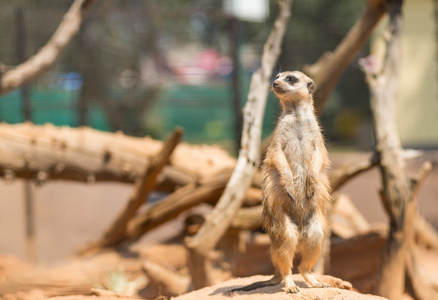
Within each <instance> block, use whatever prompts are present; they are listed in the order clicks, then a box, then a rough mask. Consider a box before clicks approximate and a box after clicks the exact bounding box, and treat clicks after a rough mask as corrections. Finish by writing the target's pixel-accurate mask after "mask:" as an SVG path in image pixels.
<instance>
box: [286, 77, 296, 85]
mask: <svg viewBox="0 0 438 300" xmlns="http://www.w3.org/2000/svg"><path fill="white" fill-rule="evenodd" d="M286 80H287V81H288V82H289V83H292V84H294V83H297V82H298V79H297V78H296V77H295V76H287V77H286Z"/></svg>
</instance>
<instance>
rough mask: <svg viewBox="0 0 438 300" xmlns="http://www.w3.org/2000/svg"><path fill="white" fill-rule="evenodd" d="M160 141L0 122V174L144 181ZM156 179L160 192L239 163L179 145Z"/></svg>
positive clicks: (216, 151) (210, 149)
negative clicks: (140, 179)
mask: <svg viewBox="0 0 438 300" xmlns="http://www.w3.org/2000/svg"><path fill="white" fill-rule="evenodd" d="M162 145H163V142H162V141H157V140H153V139H151V138H150V137H145V138H135V137H129V136H126V135H124V134H122V133H115V134H114V133H109V132H102V131H98V130H95V129H91V128H85V127H81V128H70V127H55V126H53V125H50V124H47V125H44V126H39V125H32V124H30V123H24V124H16V125H9V124H5V123H0V154H1V155H0V175H2V176H3V178H4V179H6V180H13V179H14V178H24V179H31V180H40V181H42V180H44V179H45V180H59V179H63V180H72V181H79V182H85V183H93V182H99V181H118V182H126V183H133V182H135V181H136V180H137V179H139V178H141V176H142V175H143V174H144V171H145V170H146V169H147V168H148V167H149V166H150V163H151V160H152V158H153V157H155V156H156V155H158V153H159V151H160V150H161V147H162ZM170 162H171V164H170V165H168V166H166V167H164V169H163V171H162V173H161V174H160V176H159V178H158V179H157V185H156V187H155V189H156V190H160V191H167V192H172V191H173V190H174V189H175V188H177V187H180V186H184V185H187V184H188V183H191V182H196V181H198V180H201V179H204V178H208V177H209V176H212V175H214V174H215V173H217V172H218V171H220V170H222V169H224V168H233V167H234V166H235V163H236V161H235V159H234V158H232V157H231V156H230V155H229V154H228V153H227V152H226V151H224V150H223V149H220V148H219V147H217V146H207V145H188V144H185V143H181V144H180V145H179V146H178V148H177V149H176V150H175V153H174V155H173V156H172V158H171V160H170Z"/></svg>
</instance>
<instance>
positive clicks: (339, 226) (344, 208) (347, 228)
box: [331, 194, 370, 239]
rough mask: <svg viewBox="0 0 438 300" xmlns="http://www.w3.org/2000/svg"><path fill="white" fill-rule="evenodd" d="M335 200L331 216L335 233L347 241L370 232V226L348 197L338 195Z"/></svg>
mask: <svg viewBox="0 0 438 300" xmlns="http://www.w3.org/2000/svg"><path fill="white" fill-rule="evenodd" d="M335 199H336V200H335V205H334V207H333V211H332V214H331V217H332V222H331V225H332V231H333V233H335V234H336V235H337V236H339V237H342V238H344V239H347V238H351V237H353V236H354V235H356V234H358V233H361V232H365V231H367V230H369V228H370V224H369V223H368V221H367V220H366V219H365V217H364V216H363V215H362V214H361V213H360V211H359V210H358V209H357V208H356V206H355V205H354V204H353V202H351V199H350V198H349V197H348V196H347V195H345V194H340V195H336V197H335Z"/></svg>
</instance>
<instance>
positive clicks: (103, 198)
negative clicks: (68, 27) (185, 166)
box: [0, 0, 438, 263]
mask: <svg viewBox="0 0 438 300" xmlns="http://www.w3.org/2000/svg"><path fill="white" fill-rule="evenodd" d="M72 2H73V1H58V0H38V1H37V0H16V1H1V2H0V61H1V63H3V64H5V65H9V66H13V65H17V64H19V63H21V62H23V61H25V60H27V59H28V58H29V57H30V56H31V55H32V54H34V53H36V52H37V51H38V49H40V48H41V47H42V46H43V45H44V44H45V43H46V42H47V41H48V40H49V39H50V37H51V35H52V34H53V32H54V31H55V29H56V28H57V26H58V25H59V23H60V22H61V20H62V18H63V15H64V14H65V12H66V11H67V10H68V8H69V7H70V5H71V3H72ZM246 2H247V3H251V5H248V4H247V5H246V6H244V9H242V7H239V6H238V5H237V4H236V3H237V2H236V1H232V0H229V1H227V0H208V1H207V0H190V1H189V0H185V1H174V0H148V1H139V0H124V1H122V0H112V1H100V2H98V3H97V5H96V6H95V7H94V8H93V9H92V10H91V12H90V14H89V15H88V16H87V17H86V19H85V21H84V23H83V24H82V26H81V30H80V32H79V34H78V35H77V36H76V37H75V38H74V39H73V41H72V42H71V43H70V44H69V46H68V47H67V49H66V51H65V52H64V53H63V54H62V56H61V57H60V59H59V60H58V61H57V62H56V63H55V65H54V66H53V67H52V68H51V69H50V70H49V71H47V72H45V73H44V74H43V75H41V76H39V77H38V78H37V79H36V80H35V81H33V82H32V83H30V84H28V85H26V86H24V87H22V88H21V89H19V90H15V91H13V92H10V93H8V94H6V95H4V96H2V97H0V122H7V123H21V122H24V121H31V122H33V123H35V124H44V123H53V124H55V125H58V126H62V125H67V126H72V127H77V126H90V127H93V128H96V129H99V130H104V131H111V132H115V131H123V132H124V133H125V134H127V135H133V136H145V135H150V136H152V137H153V138H155V139H160V140H161V139H163V138H164V137H165V136H166V135H167V134H168V133H169V132H171V131H172V130H173V128H174V127H175V126H181V127H183V128H184V130H185V135H184V140H185V141H186V142H189V143H195V144H196V143H208V144H219V145H221V146H223V147H224V148H225V149H227V150H228V151H229V153H230V154H231V155H234V156H235V155H236V153H237V149H238V145H239V138H240V127H241V122H242V120H241V115H240V109H241V107H243V105H244V104H245V101H246V97H247V92H248V88H249V81H250V79H251V75H252V73H253V72H254V71H255V70H256V69H257V68H258V66H259V64H260V58H261V57H260V56H261V53H262V50H263V49H262V47H263V44H264V43H265V41H266V38H267V35H268V33H269V31H270V29H271V25H272V23H273V20H274V18H275V16H276V5H275V1H262V0H257V1H255V0H253V1H246ZM435 2H436V1H435ZM435 2H434V1H432V0H407V1H405V16H404V28H405V31H404V33H403V46H404V59H403V61H402V62H401V63H402V75H401V76H402V77H401V91H400V94H399V95H400V99H399V106H398V112H397V120H398V124H399V129H400V136H401V139H402V142H403V145H404V146H405V147H415V148H420V149H428V150H433V149H436V148H437V146H438V130H437V121H438V101H437V100H438V99H437V98H438V84H437V83H438V82H437V81H438V76H437V57H438V55H437V47H436V44H437V39H438V34H437V30H436V28H437V25H436V24H437V18H436V13H435V10H436V5H435ZM365 3H366V1H364V0H338V1H324V0H307V1H294V3H293V10H292V18H291V22H290V24H289V28H288V30H287V32H286V37H285V41H284V44H283V51H282V54H281V57H280V59H279V60H278V62H277V67H276V70H275V71H274V73H276V72H280V71H286V70H301V69H302V68H303V66H304V65H306V64H312V63H314V62H316V60H317V59H318V58H319V57H320V56H321V55H322V54H323V53H324V52H326V51H332V50H333V49H334V48H335V47H336V46H337V45H338V43H339V42H340V40H341V39H342V38H343V37H344V35H345V34H346V33H347V32H348V30H349V29H350V28H351V26H352V25H353V24H354V22H355V21H356V20H357V18H358V16H359V15H360V13H361V11H362V8H363V7H364V5H365ZM249 7H251V9H248V8H249ZM381 23H382V22H381ZM381 27H382V28H383V25H382V24H381ZM377 32H379V30H377ZM381 44H382V41H381V40H380V35H379V34H378V33H376V34H375V35H374V37H373V38H372V40H371V42H370V43H369V44H367V45H366V46H365V47H364V48H363V49H362V51H361V52H360V53H359V54H358V55H357V58H355V59H354V60H353V62H352V63H351V64H350V66H349V67H348V68H347V70H346V72H345V73H344V75H343V76H342V78H341V80H340V81H339V83H338V85H337V87H336V89H335V91H334V92H333V93H332V95H331V97H330V99H329V101H328V102H327V105H326V107H325V109H324V112H323V114H322V116H321V118H320V121H321V125H322V128H323V129H324V135H325V137H326V140H327V143H328V145H329V147H330V151H331V152H335V151H337V152H346V151H355V152H357V151H369V150H372V147H373V142H372V141H373V138H372V126H371V117H370V108H369V92H368V88H367V86H366V84H365V81H364V76H363V74H362V72H361V70H360V68H359V65H358V59H359V58H362V57H366V56H368V55H370V53H371V52H374V51H375V52H378V51H380V50H379V49H381ZM278 114H279V105H278V101H277V100H276V99H275V98H274V97H273V95H270V98H269V99H268V104H267V108H266V115H265V120H264V124H263V137H266V136H268V135H269V134H270V132H271V131H272V130H273V128H274V126H275V123H276V120H277V117H278ZM370 176H371V175H370ZM370 180H371V181H373V184H374V185H375V186H377V185H378V183H379V178H378V174H377V172H376V173H375V174H374V175H372V176H371V177H370ZM353 184H356V186H354V187H352V186H351V185H350V187H348V186H347V188H350V189H351V191H352V192H353V193H356V196H357V198H356V199H359V200H357V201H358V202H360V204H358V206H359V207H361V208H363V209H364V210H365V211H364V214H365V215H366V216H367V217H368V218H369V219H370V221H376V220H385V215H384V213H383V211H382V208H381V207H380V204H379V203H378V202H379V200H378V197H377V192H375V193H373V196H372V197H374V198H373V199H375V200H373V201H375V202H372V201H371V200H369V199H370V197H369V195H368V194H364V193H366V192H367V191H369V190H372V189H370V187H369V186H368V185H366V186H363V184H361V183H358V182H356V183H354V182H353ZM429 184H431V183H429ZM20 185H21V183H20V182H18V183H17V182H16V183H13V184H10V185H6V184H5V183H3V182H2V183H0V211H1V212H2V216H1V218H0V236H1V237H2V238H0V252H5V253H13V254H15V255H18V256H20V257H25V256H26V254H25V252H26V251H25V240H24V237H23V234H21V233H22V232H24V221H23V218H24V215H23V213H22V211H23V204H22V203H21V202H19V201H16V199H20V198H22V197H23V189H22V187H21V186H20ZM434 186H435V190H434V192H433V193H435V191H436V182H435V183H434ZM32 189H33V190H34V197H35V205H36V219H35V220H36V221H35V222H36V228H37V234H38V235H39V237H38V238H37V251H36V252H37V253H38V255H37V256H38V259H37V260H38V261H39V262H41V263H47V262H49V261H51V260H53V259H58V258H62V257H64V256H65V255H67V254H70V253H72V251H73V250H74V249H77V247H78V246H79V245H81V244H83V243H84V242H85V241H87V240H91V239H94V238H96V237H98V236H100V234H101V231H102V230H103V228H105V227H106V226H107V224H108V222H110V221H111V220H112V219H113V218H114V216H115V214H116V213H117V212H118V211H119V210H120V209H121V207H123V206H124V203H125V202H124V201H125V200H126V199H127V198H128V195H129V193H130V191H131V189H132V186H128V185H123V184H119V183H117V184H99V185H96V186H94V187H92V188H90V187H89V186H86V187H85V188H84V186H83V185H81V184H77V183H65V182H53V183H50V184H48V185H46V186H44V187H42V188H38V190H37V189H36V188H35V187H32ZM375 189H377V188H375ZM373 191H374V190H373ZM433 193H432V194H431V195H430V198H429V199H430V201H431V202H432V200H433V199H435V200H436V194H435V196H433ZM361 197H362V198H361ZM372 197H371V198H372ZM352 198H353V199H355V198H354V197H352ZM14 199H15V200H14ZM361 199H362V200H361ZM372 203H374V204H372ZM374 205H375V207H378V211H377V212H376V211H375V210H372V211H370V212H367V211H366V208H367V207H368V208H369V207H374ZM434 205H435V206H434V209H432V210H430V209H426V210H428V211H429V218H434V216H435V217H436V212H437V210H438V207H437V204H434ZM97 215H99V216H97ZM435 220H436V219H435ZM54 224H57V226H53V225H54ZM54 243H55V244H56V243H58V246H57V247H56V249H54V248H53V247H50V248H48V247H46V246H45V245H47V244H51V245H53V244H54Z"/></svg>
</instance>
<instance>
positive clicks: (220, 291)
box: [75, 275, 386, 300]
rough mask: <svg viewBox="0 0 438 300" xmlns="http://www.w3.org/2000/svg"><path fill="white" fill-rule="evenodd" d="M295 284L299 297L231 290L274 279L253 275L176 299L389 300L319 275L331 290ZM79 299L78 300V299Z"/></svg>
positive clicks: (275, 289) (274, 289) (270, 290)
mask: <svg viewBox="0 0 438 300" xmlns="http://www.w3.org/2000/svg"><path fill="white" fill-rule="evenodd" d="M293 277H294V281H295V283H296V284H297V285H298V287H299V288H300V292H299V293H297V294H293V295H291V294H286V293H285V292H284V291H283V289H282V288H283V286H284V285H283V283H281V284H279V285H276V286H271V287H265V288H260V289H257V290H254V291H249V292H241V291H238V292H232V293H230V290H232V289H235V288H239V287H242V286H246V285H248V284H251V283H254V282H256V281H261V280H268V279H269V278H271V276H261V275H256V276H251V277H246V278H236V279H232V280H229V281H226V282H222V283H220V284H217V285H214V286H211V287H206V288H203V289H200V290H197V291H193V292H191V293H188V294H184V295H182V296H179V297H176V298H173V299H174V300H192V299H212V300H213V299H214V300H222V299H233V300H257V299H260V300H262V299H267V298H269V299H275V300H281V299H285V300H286V299H287V300H290V299H302V300H310V299H312V300H314V299H319V300H322V299H330V300H341V299H342V300H346V299H354V300H356V299H357V300H361V299H362V300H371V299H372V300H377V299H382V300H383V299H386V298H382V297H378V296H374V295H364V294H359V293H356V292H354V291H352V289H353V288H352V285H351V283H349V282H347V281H343V280H341V279H338V278H335V277H332V276H326V275H320V276H318V275H316V276H315V277H317V279H318V280H320V281H323V282H326V283H328V284H330V286H331V288H308V286H307V284H306V283H305V281H304V279H303V277H302V276H301V275H294V276H293ZM75 300H76V299H75Z"/></svg>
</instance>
